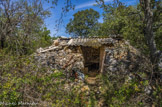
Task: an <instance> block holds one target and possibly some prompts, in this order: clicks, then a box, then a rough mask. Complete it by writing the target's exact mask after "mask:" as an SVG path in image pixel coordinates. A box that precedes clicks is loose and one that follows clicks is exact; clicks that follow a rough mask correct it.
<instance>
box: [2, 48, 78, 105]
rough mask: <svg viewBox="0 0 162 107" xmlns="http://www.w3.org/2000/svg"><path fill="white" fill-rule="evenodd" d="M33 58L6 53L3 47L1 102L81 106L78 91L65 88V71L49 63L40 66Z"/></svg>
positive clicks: (5, 103)
mask: <svg viewBox="0 0 162 107" xmlns="http://www.w3.org/2000/svg"><path fill="white" fill-rule="evenodd" d="M33 58H34V57H33V56H30V57H29V56H20V57H16V56H12V55H5V53H4V52H3V51H1V53H0V65H1V66H0V75H1V76H0V80H1V83H0V102H1V104H0V105H1V106H2V105H6V106H7V104H8V106H12V107H13V106H15V107H17V106H31V103H32V102H34V103H33V105H34V106H57V107H58V106H59V107H60V106H70V107H76V106H78V105H79V103H80V100H79V96H78V95H77V94H76V91H73V89H70V91H68V90H64V86H65V84H66V83H67V82H66V81H67V79H66V76H65V74H64V73H63V72H62V71H57V72H55V71H56V70H55V69H49V68H48V67H47V68H40V67H38V66H37V65H36V63H35V61H34V59H33ZM68 81H70V80H68ZM77 96H78V97H77ZM77 100H78V101H77ZM2 103H4V104H2ZM25 103H26V104H25ZM27 103H30V104H27Z"/></svg>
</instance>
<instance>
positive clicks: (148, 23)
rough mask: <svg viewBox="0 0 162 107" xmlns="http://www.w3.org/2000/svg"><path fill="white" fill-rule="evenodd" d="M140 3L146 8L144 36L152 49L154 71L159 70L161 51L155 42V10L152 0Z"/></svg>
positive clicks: (151, 56) (150, 49) (141, 0)
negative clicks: (153, 10) (159, 51)
mask: <svg viewBox="0 0 162 107" xmlns="http://www.w3.org/2000/svg"><path fill="white" fill-rule="evenodd" d="M140 3H141V5H142V7H143V10H144V16H145V19H144V25H145V28H144V36H145V39H146V41H147V45H148V48H149V51H150V61H151V62H152V65H153V71H154V72H157V71H158V60H159V58H158V57H159V55H158V54H159V53H158V51H157V48H156V44H155V39H154V38H155V36H154V34H153V12H152V8H151V7H152V6H151V0H140Z"/></svg>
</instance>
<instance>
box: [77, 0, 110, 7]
mask: <svg viewBox="0 0 162 107" xmlns="http://www.w3.org/2000/svg"><path fill="white" fill-rule="evenodd" d="M110 1H112V0H104V2H110ZM94 4H97V3H96V2H95V1H94V2H87V3H84V4H80V5H78V6H76V8H75V9H81V8H85V7H91V6H93V5H94Z"/></svg>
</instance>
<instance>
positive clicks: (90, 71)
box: [81, 47, 100, 76]
mask: <svg viewBox="0 0 162 107" xmlns="http://www.w3.org/2000/svg"><path fill="white" fill-rule="evenodd" d="M81 49H82V53H83V57H84V73H85V74H87V75H89V76H96V75H97V74H98V73H99V69H100V67H99V66H100V48H92V47H81Z"/></svg>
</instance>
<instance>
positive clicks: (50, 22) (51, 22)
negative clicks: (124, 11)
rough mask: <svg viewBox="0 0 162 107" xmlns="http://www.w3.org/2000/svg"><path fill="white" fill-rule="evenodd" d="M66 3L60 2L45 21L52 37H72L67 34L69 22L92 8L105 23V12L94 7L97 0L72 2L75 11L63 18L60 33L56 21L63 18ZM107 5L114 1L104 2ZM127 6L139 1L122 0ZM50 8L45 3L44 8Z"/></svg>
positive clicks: (76, 0) (106, 0)
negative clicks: (83, 11)
mask: <svg viewBox="0 0 162 107" xmlns="http://www.w3.org/2000/svg"><path fill="white" fill-rule="evenodd" d="M64 1H65V0H58V5H57V6H55V8H52V9H49V10H50V11H51V16H50V17H48V18H47V19H45V25H46V27H47V28H48V29H49V30H50V31H51V34H50V35H51V36H66V37H70V35H69V34H68V33H66V29H65V27H66V25H67V23H68V22H69V20H70V18H73V14H74V13H76V12H78V11H81V10H85V9H89V8H92V9H94V10H96V11H98V12H99V13H100V19H99V20H98V21H99V22H101V23H102V22H103V19H102V18H103V17H102V12H103V10H102V9H100V8H99V7H97V6H94V4H96V2H95V0H71V1H72V3H73V4H74V5H75V10H71V11H69V12H68V13H67V15H66V16H64V17H63V23H62V24H61V25H60V26H59V29H58V31H57V30H56V29H55V25H56V20H58V19H59V18H60V16H61V11H62V7H64ZM104 1H105V3H111V2H112V1H113V0H104ZM121 1H122V2H123V3H125V4H126V5H134V4H137V1H138V0H121ZM50 6H52V4H51V3H47V2H44V8H45V9H48V8H49V7H50Z"/></svg>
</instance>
